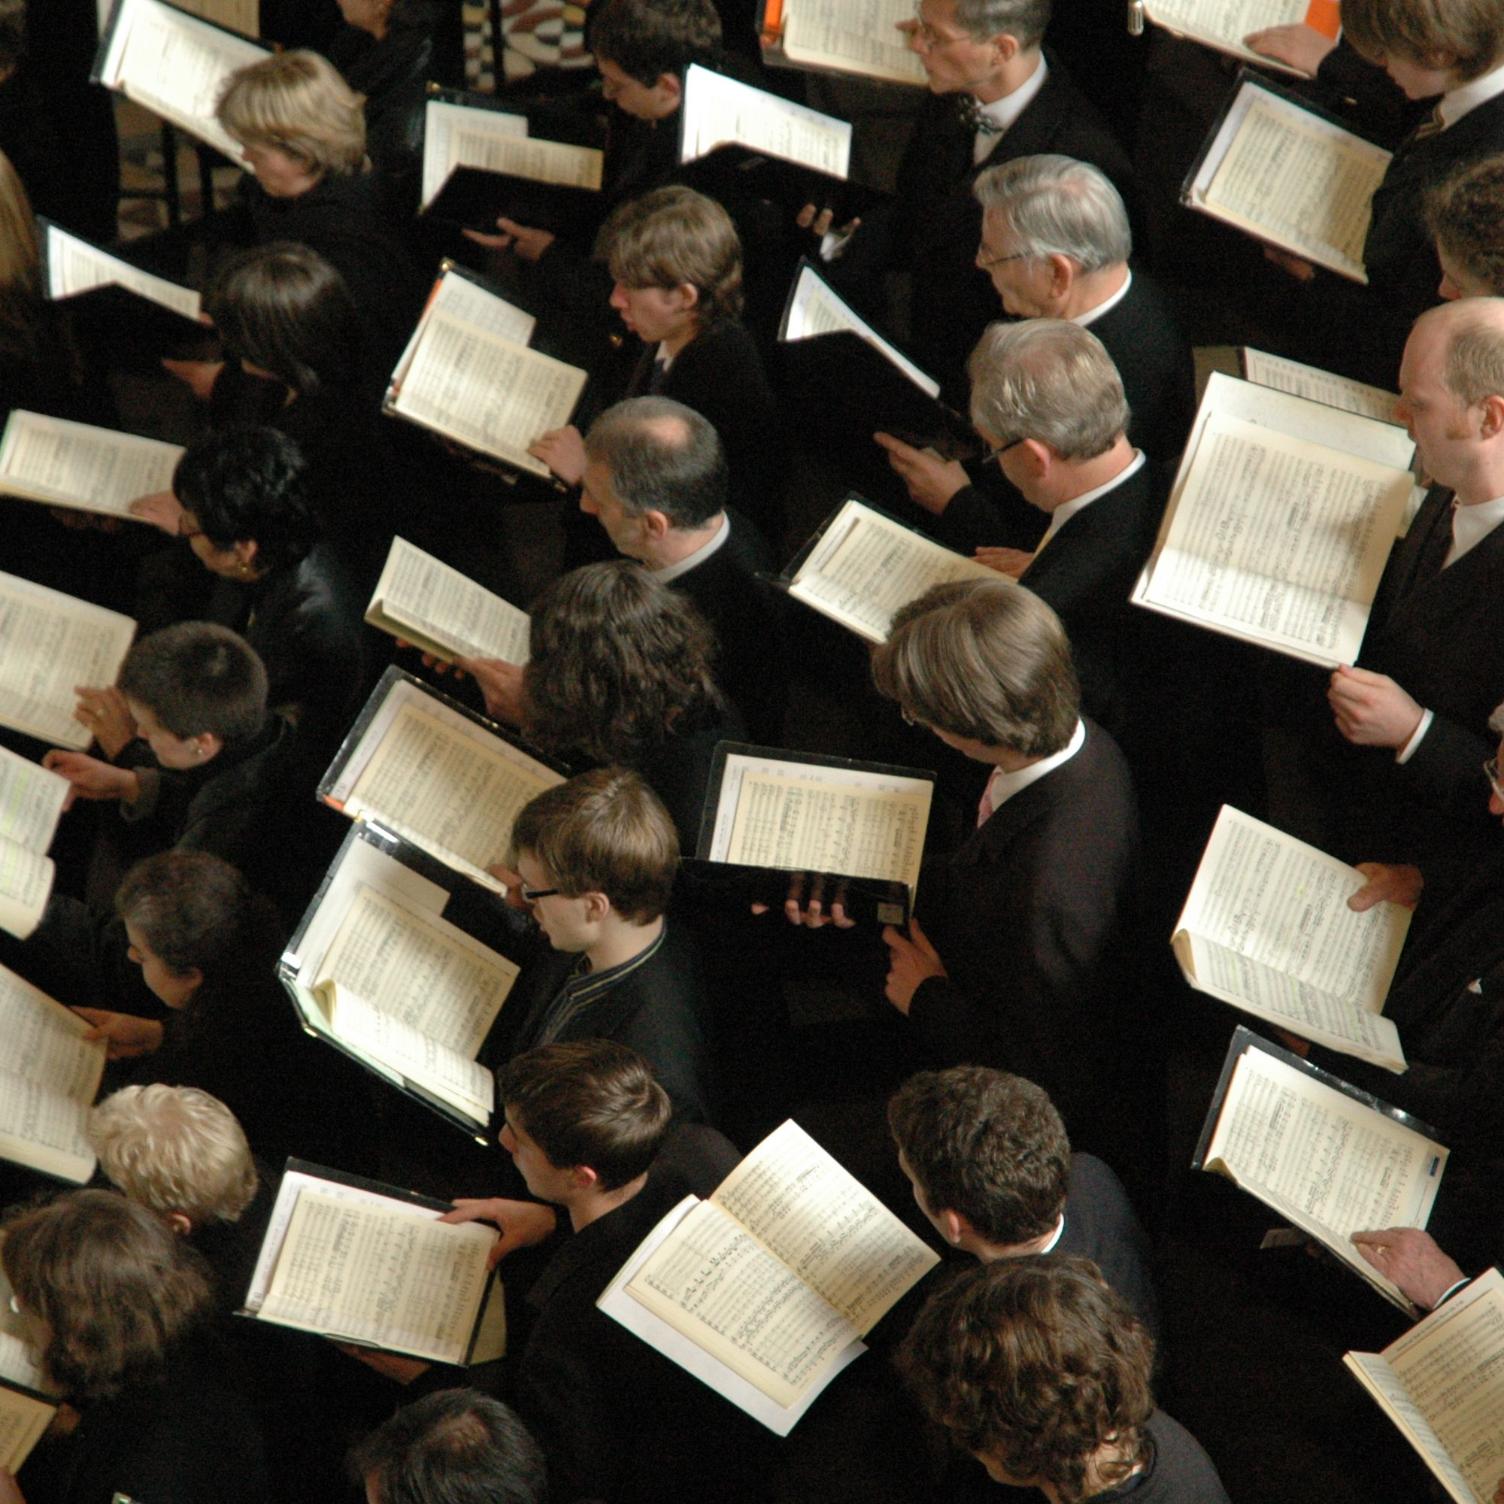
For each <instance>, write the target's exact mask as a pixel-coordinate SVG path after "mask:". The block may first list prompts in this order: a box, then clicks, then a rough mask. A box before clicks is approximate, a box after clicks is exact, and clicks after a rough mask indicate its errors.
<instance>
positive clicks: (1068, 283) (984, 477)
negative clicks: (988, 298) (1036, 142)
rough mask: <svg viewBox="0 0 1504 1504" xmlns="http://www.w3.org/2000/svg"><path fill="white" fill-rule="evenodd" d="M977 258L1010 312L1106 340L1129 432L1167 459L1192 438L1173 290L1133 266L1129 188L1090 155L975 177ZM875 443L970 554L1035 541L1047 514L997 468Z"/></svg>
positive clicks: (1186, 364) (891, 441)
mask: <svg viewBox="0 0 1504 1504" xmlns="http://www.w3.org/2000/svg"><path fill="white" fill-rule="evenodd" d="M975 192H976V197H977V202H978V203H979V204H980V205H981V206H982V234H981V240H980V242H979V244H978V248H977V265H978V267H980V268H982V269H984V270H985V271H986V272H987V273H988V275H989V276H990V277H991V278H992V285H993V287H994V288H995V289H996V292H997V296H998V297H999V298H1000V299H1001V300H1002V305H1003V311H1004V313H1006V314H1007V315H1008V316H1009V317H1010V318H1049V319H1069V320H1071V322H1072V323H1076V324H1081V325H1083V326H1085V327H1086V328H1088V329H1090V330H1091V332H1092V333H1093V334H1094V335H1096V337H1097V338H1098V339H1099V340H1101V342H1102V344H1103V346H1104V347H1105V348H1106V350H1107V353H1108V355H1109V356H1111V358H1112V362H1113V364H1114V365H1115V366H1116V367H1117V369H1118V374H1119V376H1121V378H1122V384H1123V392H1124V394H1125V395H1126V396H1127V399H1128V438H1129V441H1130V442H1131V443H1132V444H1134V445H1135V446H1136V447H1137V448H1139V449H1142V450H1143V451H1144V452H1145V453H1147V454H1149V455H1151V456H1153V457H1154V459H1155V460H1157V461H1160V462H1162V463H1168V462H1170V461H1173V460H1174V459H1175V458H1176V457H1177V456H1178V455H1179V453H1180V451H1181V450H1182V449H1183V448H1184V447H1185V441H1186V436H1187V435H1188V434H1189V433H1190V428H1191V420H1192V419H1193V418H1194V417H1195V413H1196V382H1195V366H1194V362H1193V360H1192V358H1191V349H1190V346H1189V344H1187V342H1186V339H1185V336H1184V335H1183V334H1182V333H1181V331H1180V327H1179V324H1178V322H1177V320H1176V317H1175V313H1174V310H1173V309H1172V308H1171V307H1170V303H1169V299H1168V298H1167V297H1166V296H1165V294H1164V292H1163V291H1162V290H1161V289H1160V287H1159V285H1158V283H1156V282H1155V281H1154V280H1153V279H1152V278H1151V277H1149V275H1148V274H1147V273H1146V272H1144V271H1143V270H1142V269H1141V268H1138V267H1133V266H1131V265H1130V258H1131V256H1132V254H1133V234H1132V231H1131V229H1130V227H1129V222H1128V211H1127V208H1126V207H1125V206H1124V204H1123V199H1122V196H1121V194H1119V193H1118V191H1117V189H1116V188H1114V187H1113V185H1112V183H1111V182H1110V181H1109V180H1108V179H1107V177H1106V176H1105V175H1104V174H1103V173H1102V172H1101V171H1100V170H1099V169H1097V168H1096V167H1093V166H1092V165H1091V164H1090V163H1087V162H1074V161H1072V160H1071V159H1070V158H1069V157H1059V156H1036V157H1024V158H1020V159H1019V160H1017V161H1013V162H1009V163H1007V164H1006V165H1004V166H1001V167H990V168H988V169H987V171H986V172H984V173H982V174H981V176H979V177H978V178H977V181H976V187H975ZM877 441H878V443H879V444H881V445H882V447H883V448H884V449H885V450H887V452H888V459H889V463H890V464H891V465H892V467H893V469H894V470H895V471H897V473H898V475H899V476H900V478H901V479H902V480H903V481H904V483H905V485H906V486H907V488H908V492H909V497H910V499H911V500H912V501H913V502H914V503H915V505H916V506H918V507H920V508H921V509H923V510H924V511H926V512H928V513H930V514H931V515H933V516H934V518H935V521H934V523H933V524H932V526H933V530H934V532H935V535H936V536H937V537H938V538H939V539H940V540H941V542H943V543H945V544H947V545H948V546H949V547H951V548H954V549H956V550H958V551H959V552H962V553H970V552H972V550H973V549H975V548H978V547H980V546H983V545H988V544H1006V545H1009V546H1012V547H1017V548H1030V547H1032V546H1033V544H1034V543H1035V542H1036V541H1037V540H1038V538H1039V535H1040V530H1041V519H1040V517H1039V513H1038V512H1037V510H1035V509H1034V508H1033V507H1030V506H1029V505H1028V504H1027V503H1025V501H1024V500H1023V498H1022V497H1021V496H1020V495H1019V493H1018V490H1017V488H1016V487H1015V486H1013V485H1012V484H1011V483H1010V482H1009V481H1008V480H1007V478H1006V477H1005V476H1003V475H1002V474H1001V473H1000V472H999V471H998V470H997V469H996V468H995V467H993V466H990V465H987V464H985V462H984V463H973V464H971V465H969V466H967V467H964V468H963V467H962V466H961V465H960V464H958V463H956V462H955V461H949V462H947V461H945V460H942V459H939V458H937V457H936V456H934V455H931V454H928V453H926V452H925V451H923V450H920V449H916V448H914V447H913V446H911V445H908V444H904V443H902V442H901V441H900V440H898V439H895V438H894V437H892V435H890V434H879V435H878V436H877Z"/></svg>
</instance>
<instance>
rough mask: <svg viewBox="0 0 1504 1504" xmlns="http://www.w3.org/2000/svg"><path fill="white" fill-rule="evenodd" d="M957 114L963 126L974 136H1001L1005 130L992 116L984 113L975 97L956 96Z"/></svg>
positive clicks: (969, 95)
mask: <svg viewBox="0 0 1504 1504" xmlns="http://www.w3.org/2000/svg"><path fill="white" fill-rule="evenodd" d="M956 114H957V116H958V117H959V119H960V121H961V124H962V125H964V126H965V127H966V129H967V130H968V131H970V132H971V134H972V135H974V136H1001V135H1002V133H1003V128H1002V126H1001V125H999V124H998V122H997V121H996V120H994V119H993V118H992V116H991V115H988V114H985V113H984V112H983V109H982V106H981V105H980V104H979V103H978V102H977V99H976V97H975V96H974V95H971V94H958V95H956Z"/></svg>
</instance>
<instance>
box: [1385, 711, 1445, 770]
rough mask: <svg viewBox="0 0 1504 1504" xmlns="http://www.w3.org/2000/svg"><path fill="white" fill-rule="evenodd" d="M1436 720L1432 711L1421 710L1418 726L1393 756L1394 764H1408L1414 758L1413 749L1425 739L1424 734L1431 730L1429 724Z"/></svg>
mask: <svg viewBox="0 0 1504 1504" xmlns="http://www.w3.org/2000/svg"><path fill="white" fill-rule="evenodd" d="M1435 719H1436V712H1435V711H1434V710H1423V711H1422V712H1421V716H1420V725H1418V726H1417V727H1416V728H1415V730H1414V731H1412V732H1411V733H1410V740H1409V741H1407V742H1406V743H1405V745H1404V746H1403V747H1401V748H1400V749H1399V751H1398V752H1396V753H1395V754H1394V760H1395V761H1396V762H1401V763H1404V762H1409V761H1410V759H1411V758H1412V757H1414V756H1415V749H1416V748H1417V747H1418V746H1420V744H1421V743H1422V742H1423V741H1425V739H1426V732H1428V731H1429V730H1430V729H1431V722H1432V721H1434V720H1435Z"/></svg>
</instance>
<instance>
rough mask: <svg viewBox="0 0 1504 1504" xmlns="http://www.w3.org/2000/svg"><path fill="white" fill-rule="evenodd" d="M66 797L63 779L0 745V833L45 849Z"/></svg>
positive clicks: (51, 836) (35, 848) (16, 840)
mask: <svg viewBox="0 0 1504 1504" xmlns="http://www.w3.org/2000/svg"><path fill="white" fill-rule="evenodd" d="M67 797H68V780H67V779H66V778H63V777H60V776H59V775H58V774H56V773H53V772H49V771H48V769H46V768H44V767H43V766H42V765H41V764H40V763H35V762H29V761H28V760H27V759H26V758H24V757H21V756H20V755H19V754H17V753H15V752H12V751H11V750H10V749H9V748H8V747H0V836H3V837H4V838H5V839H6V840H9V841H15V842H17V843H19V844H20V845H22V846H29V847H30V848H31V849H32V850H33V851H46V850H47V848H48V847H49V846H50V845H51V844H52V838H53V836H54V835H56V834H57V822H58V818H59V817H60V816H61V814H62V812H63V801H64V800H65V799H66V798H67Z"/></svg>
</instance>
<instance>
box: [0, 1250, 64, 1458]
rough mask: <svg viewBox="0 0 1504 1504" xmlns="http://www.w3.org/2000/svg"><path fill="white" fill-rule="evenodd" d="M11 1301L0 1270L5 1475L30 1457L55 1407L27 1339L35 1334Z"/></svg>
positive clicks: (0, 1429) (0, 1437)
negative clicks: (30, 1330)
mask: <svg viewBox="0 0 1504 1504" xmlns="http://www.w3.org/2000/svg"><path fill="white" fill-rule="evenodd" d="M11 1300H12V1295H11V1288H10V1281H9V1280H7V1279H6V1277H5V1273H4V1271H3V1270H0V1468H3V1469H4V1470H5V1471H6V1472H7V1473H14V1472H15V1471H16V1470H17V1469H18V1468H19V1467H20V1466H21V1464H22V1463H23V1462H25V1461H26V1459H27V1457H28V1456H30V1455H31V1449H32V1448H33V1447H34V1446H35V1445H36V1444H37V1442H39V1441H40V1440H41V1439H42V1436H43V1434H44V1433H45V1432H46V1430H47V1427H48V1426H50V1425H51V1424H52V1417H53V1416H54V1415H56V1414H57V1408H58V1398H57V1396H56V1395H55V1394H52V1393H51V1392H50V1386H49V1385H48V1383H47V1375H46V1374H45V1373H44V1372H43V1371H42V1365H41V1363H40V1362H38V1360H37V1357H36V1351H35V1349H34V1348H33V1347H32V1345H31V1341H30V1340H29V1338H30V1337H31V1336H33V1335H34V1333H30V1332H28V1325H29V1324H28V1323H27V1321H26V1319H25V1318H24V1317H22V1316H19V1315H17V1314H16V1312H15V1311H14V1310H13V1309H12V1308H11Z"/></svg>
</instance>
